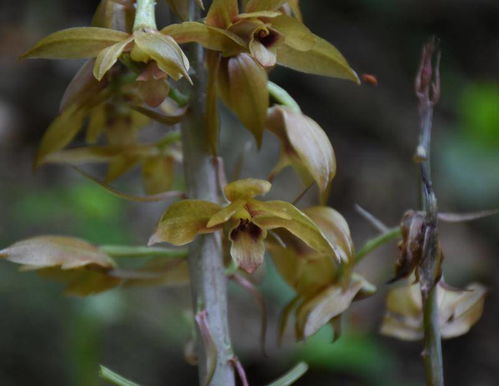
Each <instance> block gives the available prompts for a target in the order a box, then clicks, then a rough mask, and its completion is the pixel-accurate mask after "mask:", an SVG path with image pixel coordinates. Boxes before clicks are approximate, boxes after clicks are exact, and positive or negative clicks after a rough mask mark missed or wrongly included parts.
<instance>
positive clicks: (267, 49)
mask: <svg viewBox="0 0 499 386" xmlns="http://www.w3.org/2000/svg"><path fill="white" fill-rule="evenodd" d="M286 3H287V1H282V0H280V1H276V0H250V1H247V2H245V6H244V9H243V11H242V12H240V10H239V6H238V2H237V0H214V1H213V3H212V5H211V7H210V9H209V11H208V14H207V17H206V19H205V21H204V24H203V23H198V22H185V23H180V24H172V25H170V26H167V27H166V28H164V29H162V30H161V32H163V33H165V34H168V35H170V36H172V37H173V38H174V39H175V40H176V41H177V42H178V43H187V42H198V43H199V44H201V45H203V46H204V47H205V48H207V49H208V50H212V51H214V53H212V54H208V59H209V60H208V68H209V71H210V76H211V78H212V83H213V85H215V86H216V89H217V90H218V94H219V95H220V96H221V97H222V99H223V100H224V102H225V103H226V104H227V106H229V107H230V108H231V109H232V110H233V111H234V112H235V113H236V114H237V115H238V117H239V119H240V120H241V122H242V123H243V124H244V125H245V126H246V127H247V128H248V129H249V130H250V131H251V132H252V133H253V135H254V136H255V138H256V140H257V142H258V143H260V142H261V139H262V134H263V131H264V124H265V119H266V114H267V108H268V106H269V94H268V91H267V80H268V76H267V70H268V69H270V68H272V67H273V66H274V65H276V64H279V65H282V66H286V67H289V68H292V69H295V70H298V71H302V72H306V73H310V74H317V75H325V76H331V77H336V78H344V79H349V80H352V81H355V82H357V83H358V82H359V80H358V77H357V74H356V73H355V71H354V70H352V68H351V67H350V66H349V64H348V63H347V61H346V60H345V58H344V57H343V56H342V55H341V53H340V52H339V51H338V50H337V49H336V48H335V47H334V46H333V45H331V44H330V43H328V42H327V41H325V40H324V39H321V38H320V37H318V36H317V35H315V34H313V33H312V32H311V31H310V30H309V29H308V28H307V27H306V26H305V25H304V24H303V23H302V22H301V20H300V16H299V12H298V5H297V2H292V3H291V4H286ZM287 5H289V6H292V9H293V10H294V11H293V12H292V14H294V16H295V17H293V16H290V15H289V13H290V12H289V10H290V9H291V8H290V7H288V6H287ZM213 55H215V58H212V57H211V56H213ZM209 95H210V96H212V97H214V95H215V94H214V93H211V94H210V93H209ZM208 103H212V102H208ZM213 119H215V118H213Z"/></svg>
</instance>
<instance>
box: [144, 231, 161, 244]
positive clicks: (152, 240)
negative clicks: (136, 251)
mask: <svg viewBox="0 0 499 386" xmlns="http://www.w3.org/2000/svg"><path fill="white" fill-rule="evenodd" d="M159 242H161V240H160V239H159V237H158V235H157V233H154V234H153V235H152V236H151V237H150V238H149V240H148V241H147V246H148V247H150V246H152V245H154V244H157V243H159Z"/></svg>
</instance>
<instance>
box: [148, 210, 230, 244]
mask: <svg viewBox="0 0 499 386" xmlns="http://www.w3.org/2000/svg"><path fill="white" fill-rule="evenodd" d="M220 209H222V208H221V207H220V205H217V204H215V203H213V202H209V201H202V200H182V201H179V202H176V203H175V204H172V205H171V206H170V207H169V208H168V209H167V210H166V212H165V214H163V217H161V220H160V221H159V224H158V227H157V229H156V231H155V233H154V234H153V235H152V236H151V238H150V239H149V245H151V244H155V243H159V242H162V241H165V242H167V243H171V244H173V245H185V244H188V243H190V242H191V241H192V240H194V238H195V237H196V235H197V234H200V233H210V232H214V231H216V230H217V229H216V228H211V229H210V228H208V227H207V224H208V221H209V220H210V218H211V217H212V216H213V215H214V214H215V213H217V212H218V211H220Z"/></svg>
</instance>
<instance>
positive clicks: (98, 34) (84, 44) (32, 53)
mask: <svg viewBox="0 0 499 386" xmlns="http://www.w3.org/2000/svg"><path fill="white" fill-rule="evenodd" d="M129 36H130V35H129V34H127V33H125V32H121V31H116V30H112V29H108V28H98V27H81V28H69V29H65V30H62V31H57V32H54V33H53V34H50V35H49V36H47V37H45V38H43V39H42V40H40V41H39V42H38V43H36V44H35V45H34V46H33V47H32V48H30V49H29V50H28V51H27V52H26V53H24V54H23V55H22V58H45V59H81V58H92V57H95V56H97V55H98V54H99V52H100V51H101V50H103V49H105V48H107V47H109V46H111V45H113V44H115V43H119V42H121V41H123V40H125V39H127V38H128V37H129Z"/></svg>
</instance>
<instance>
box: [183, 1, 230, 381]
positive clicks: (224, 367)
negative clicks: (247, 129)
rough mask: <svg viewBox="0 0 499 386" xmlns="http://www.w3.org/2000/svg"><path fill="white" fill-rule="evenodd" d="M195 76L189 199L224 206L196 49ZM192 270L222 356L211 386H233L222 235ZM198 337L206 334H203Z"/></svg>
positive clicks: (187, 164)
mask: <svg viewBox="0 0 499 386" xmlns="http://www.w3.org/2000/svg"><path fill="white" fill-rule="evenodd" d="M189 7H190V12H189V18H190V20H198V19H200V16H201V15H200V10H199V7H198V6H197V4H196V1H195V0H190V1H189ZM189 59H190V62H191V65H192V68H193V70H194V76H193V81H194V86H193V87H192V89H191V100H190V105H189V109H188V112H187V114H186V117H185V119H184V121H183V122H182V145H183V154H184V173H185V179H186V184H187V190H188V192H189V197H192V198H194V199H204V200H208V201H212V202H219V201H220V197H219V194H218V192H219V189H218V175H217V168H216V166H215V165H214V163H213V162H212V161H213V156H212V154H211V151H210V141H209V140H208V133H207V130H206V120H205V114H206V111H205V106H206V85H207V74H206V70H205V66H204V52H203V49H202V47H201V46H199V45H194V46H192V47H191V50H190V52H189ZM189 269H190V276H191V290H192V291H191V292H192V298H193V307H194V314H198V313H199V312H203V311H206V324H207V328H208V329H209V331H210V335H211V338H212V339H213V343H214V345H215V346H216V350H217V364H216V368H215V372H214V374H213V377H212V378H211V383H210V385H212V386H233V385H234V382H235V378H234V369H233V367H232V365H231V364H230V359H231V358H233V356H234V354H233V353H232V347H231V343H230V335H229V327H228V321H227V283H226V280H227V279H226V277H225V273H224V264H223V253H222V243H221V239H220V234H217V233H216V234H209V235H203V236H199V237H198V238H197V239H196V240H195V241H194V242H193V243H191V245H190V249H189ZM198 334H199V336H202V335H201V332H200V331H199V328H198ZM197 351H198V358H199V380H200V382H204V381H205V380H206V379H207V377H208V375H209V374H208V372H209V370H210V369H209V368H208V367H207V355H208V353H207V348H206V347H205V345H204V344H203V340H202V339H198V350H197Z"/></svg>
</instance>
